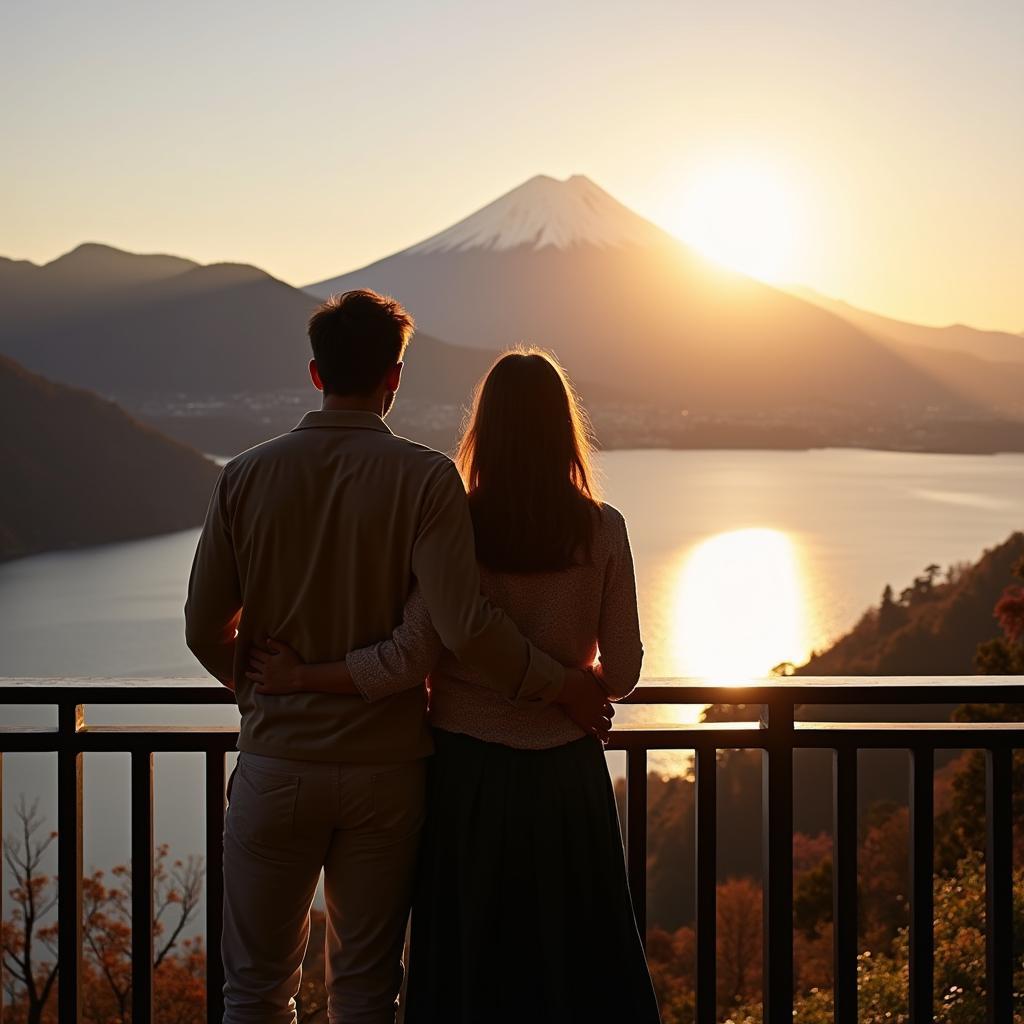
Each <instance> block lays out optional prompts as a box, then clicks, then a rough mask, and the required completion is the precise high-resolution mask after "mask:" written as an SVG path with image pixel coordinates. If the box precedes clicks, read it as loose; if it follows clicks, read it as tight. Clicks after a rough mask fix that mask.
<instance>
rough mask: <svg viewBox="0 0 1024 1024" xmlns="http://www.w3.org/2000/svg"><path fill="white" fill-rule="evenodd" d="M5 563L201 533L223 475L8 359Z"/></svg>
mask: <svg viewBox="0 0 1024 1024" xmlns="http://www.w3.org/2000/svg"><path fill="white" fill-rule="evenodd" d="M0 466H3V481H4V482H3V488H2V489H0V559H5V558H15V557H18V556H20V555H27V554H32V553H33V552H37V551H47V550H53V549H58V548H72V547H79V546H83V545H89V544H102V543H106V542H108V541H121V540H130V539H133V538H137V537H146V536H150V535H153V534H158V533H168V532H170V531H173V530H182V529H186V528H187V527H190V526H197V525H198V524H199V523H201V522H202V520H203V515H204V513H205V511H206V505H207V502H208V501H209V497H210V492H211V489H212V487H213V483H214V480H215V479H216V477H217V467H216V466H215V465H214V464H213V463H212V462H210V461H209V460H207V459H205V458H203V457H202V456H201V455H200V454H199V453H198V452H196V451H194V450H193V449H190V448H187V447H185V446H184V445H182V444H179V443H177V442H176V441H172V440H170V439H168V438H166V437H163V436H162V435H161V434H159V433H157V432H156V431H155V430H153V429H151V428H149V427H145V426H143V425H142V424H140V423H137V422H136V421H135V420H133V419H131V418H130V417H129V416H128V415H127V414H126V413H125V412H123V411H122V410H121V409H119V408H118V407H117V406H116V405H114V404H113V403H111V402H107V401H104V400H103V399H101V398H98V397H97V396H96V395H92V394H89V393H88V392H86V391H80V390H77V389H74V388H68V387H64V386H63V385H60V384H54V383H52V382H51V381H48V380H45V379H43V378H42V377H38V376H36V375H35V374H33V373H30V372H28V371H27V370H25V369H24V368H23V367H21V366H19V365H18V364H17V363H15V362H13V361H12V360H10V359H5V358H2V357H0Z"/></svg>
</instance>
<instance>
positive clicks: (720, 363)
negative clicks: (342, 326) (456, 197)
mask: <svg viewBox="0 0 1024 1024" xmlns="http://www.w3.org/2000/svg"><path fill="white" fill-rule="evenodd" d="M363 286H365V287H371V288H376V289H377V290H381V291H386V292H389V293H391V294H394V295H397V296H398V297H399V298H400V299H401V300H402V301H403V302H405V303H406V304H407V305H408V306H409V308H410V309H411V310H412V311H413V312H414V314H415V315H416V317H417V320H418V322H419V323H420V325H421V326H422V327H423V329H424V330H426V331H428V332H430V333H433V334H436V335H439V336H441V337H444V338H446V339H448V340H449V341H451V342H454V343H455V344H458V345H463V346H467V347H478V348H483V349H488V350H491V351H494V350H496V349H500V348H502V347H504V346H506V345H509V344H511V343H514V342H518V341H523V340H525V341H529V342H533V343H536V344H540V345H543V346H546V347H550V348H552V349H554V350H555V351H556V352H557V353H558V354H559V355H560V356H561V357H562V358H563V359H564V361H565V362H566V363H567V365H568V367H569V369H570V371H572V372H573V373H574V374H575V375H576V376H578V377H582V378H587V379H592V380H594V381H597V382H602V383H605V384H609V385H611V384H614V386H616V387H618V388H620V389H626V390H628V391H629V392H630V393H631V394H632V395H633V396H634V398H635V399H636V400H638V401H644V402H658V403H666V404H668V405H671V406H673V407H674V408H676V409H678V408H680V407H683V408H686V409H688V410H690V411H694V412H698V413H708V414H722V415H729V414H743V415H749V414H751V413H756V414H772V413H777V412H778V411H779V410H780V409H789V410H793V409H810V410H818V411H821V410H835V409H841V410H850V409H859V410H861V411H862V412H863V411H868V410H870V411H872V412H875V413H881V414H883V415H885V414H892V415H902V414H903V413H904V412H905V411H906V410H907V409H926V408H933V409H935V408H945V409H949V410H957V411H969V410H976V409H977V404H976V402H975V400H973V399H972V398H968V397H965V396H963V395H962V394H960V393H959V391H958V390H957V389H955V388H952V387H950V386H949V384H948V383H946V382H943V381H941V380H937V379H935V377H934V376H933V375H931V374H930V373H928V372H923V371H922V370H921V369H919V368H918V367H916V366H914V365H913V364H912V363H911V362H909V361H908V360H907V359H906V358H904V356H903V355H902V353H900V352H897V351H894V350H893V349H892V347H891V346H888V345H886V344H883V343H882V342H880V341H879V340H877V339H876V338H874V337H872V336H871V335H869V334H868V333H866V332H865V331H864V330H862V329H861V328H859V327H857V326H855V325H853V324H851V323H850V322H849V321H847V320H845V319H843V318H841V317H839V316H836V315H835V314H834V313H831V312H829V311H827V310H824V309H822V308H820V307H819V306H816V305H814V304H813V303H810V302H807V301H805V300H803V299H800V298H798V297H796V296H793V295H790V294H788V293H786V292H782V291H779V290H777V289H775V288H771V287H769V286H768V285H766V284H762V283H761V282H758V281H754V280H752V279H750V278H747V277H744V276H743V275H740V274H735V273H731V272H728V271H725V270H722V269H719V268H716V267H714V266H712V265H711V264H709V263H707V262H706V261H704V260H703V259H701V258H700V257H698V256H697V255H696V254H694V253H693V252H691V251H690V250H689V249H687V248H686V247H685V246H684V245H683V244H682V243H680V242H679V241H678V240H677V239H675V238H673V237H672V236H670V235H669V234H667V233H666V232H664V231H662V230H661V229H660V228H658V227H656V226H655V225H654V224H652V223H650V222H649V221H646V220H644V219H643V218H642V217H640V216H639V215H637V214H636V213H634V212H632V211H631V210H629V209H628V208H626V207H625V206H623V205H622V204H621V203H619V202H618V201H617V200H615V199H614V198H613V197H612V196H610V195H609V194H608V193H607V192H605V191H604V190H602V189H601V188H599V187H598V186H597V185H596V184H594V183H593V182H592V181H590V180H589V179H587V178H585V177H583V176H580V175H576V176H573V177H571V178H569V179H567V180H565V181H556V180H554V179H552V178H549V177H544V176H540V177H536V178H532V179H530V180H529V181H527V182H526V183H524V184H523V185H520V186H519V187H518V188H516V189H513V190H512V191H511V192H509V193H507V194H506V195H504V196H502V197H500V198H499V199H497V200H495V201H494V202H492V203H490V204H489V205H487V206H485V207H484V208H483V209H481V210H479V211H477V212H476V213H474V214H472V215H471V216H469V217H467V218H465V219H464V220H462V221H460V222H459V223H457V224H455V225H454V226H452V227H451V228H449V229H447V230H446V231H442V232H440V233H439V234H437V235H434V236H433V237H431V238H428V239H426V240H425V241H423V242H420V243H418V244H416V245H413V246H412V247H410V248H408V249H405V250H403V251H401V252H399V253H396V254H395V255H392V256H389V257H387V258H386V259H383V260H380V261H378V262H376V263H372V264H370V265H369V266H367V267H363V268H362V269H360V270H356V271H353V272H351V273H348V274H344V275H342V276H340V277H335V278H331V279H329V280H326V281H321V282H318V283H317V284H314V285H311V286H310V287H309V288H308V289H307V290H308V291H309V292H310V293H311V294H313V295H316V296H318V297H322V296H325V295H327V294H329V293H331V292H334V291H343V290H346V289H349V288H354V287H363Z"/></svg>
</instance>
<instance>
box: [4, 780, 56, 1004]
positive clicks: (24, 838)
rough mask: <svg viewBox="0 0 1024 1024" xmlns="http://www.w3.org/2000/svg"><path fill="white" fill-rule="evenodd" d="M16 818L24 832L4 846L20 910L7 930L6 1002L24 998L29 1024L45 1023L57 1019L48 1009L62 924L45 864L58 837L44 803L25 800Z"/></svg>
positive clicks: (7, 923) (13, 894)
mask: <svg viewBox="0 0 1024 1024" xmlns="http://www.w3.org/2000/svg"><path fill="white" fill-rule="evenodd" d="M14 814H15V819H16V820H17V822H18V826H19V828H18V834H17V836H16V837H11V838H8V839H5V840H4V844H3V848H4V863H5V864H6V865H7V870H8V871H10V873H11V875H12V877H13V879H14V885H13V886H12V888H11V889H9V890H8V895H9V896H10V898H11V900H12V901H13V903H14V911H13V913H12V914H11V917H10V918H8V920H6V921H4V922H3V931H2V943H3V966H4V971H5V973H6V975H7V977H6V978H5V985H4V988H5V992H4V995H3V998H4V999H5V1001H7V1002H13V999H12V997H14V996H16V995H17V996H19V997H20V1001H21V1002H22V1003H23V1004H24V1020H25V1021H26V1024H43V1021H46V1020H50V1019H52V1016H48V1015H47V1013H46V1011H47V1005H48V1003H49V1001H50V996H51V995H52V994H53V986H54V982H55V981H56V979H57V925H56V922H55V921H53V920H52V914H53V911H54V909H55V908H56V905H57V891H56V886H55V885H54V884H53V881H54V880H53V879H52V878H51V877H50V876H49V875H47V874H44V873H43V870H42V866H43V860H44V858H45V856H46V851H47V850H48V849H49V848H50V846H51V844H52V843H53V841H54V839H56V837H57V833H56V832H47V831H46V829H45V824H46V823H45V821H44V820H43V818H42V817H41V816H40V814H39V802H38V801H33V802H32V803H31V804H28V803H26V801H25V798H24V797H21V798H20V799H19V801H18V806H17V809H16V810H15V812H14ZM19 988H20V989H21V992H20V993H18V991H17V990H18V989H19Z"/></svg>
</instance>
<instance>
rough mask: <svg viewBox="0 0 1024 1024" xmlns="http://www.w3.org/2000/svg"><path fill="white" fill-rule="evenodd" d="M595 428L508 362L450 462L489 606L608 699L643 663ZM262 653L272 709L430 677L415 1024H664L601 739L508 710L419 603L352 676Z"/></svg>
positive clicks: (481, 398)
mask: <svg viewBox="0 0 1024 1024" xmlns="http://www.w3.org/2000/svg"><path fill="white" fill-rule="evenodd" d="M591 454H592V449H591V442H590V438H589V433H588V430H587V427H586V422H585V418H584V414H583V412H582V410H581V408H580V405H579V403H578V400H577V399H576V396H575V395H574V393H573V390H572V388H571V386H570V385H569V383H568V381H567V380H566V377H565V375H564V373H563V372H562V370H561V368H560V367H559V366H558V364H557V363H556V362H555V360H554V359H552V358H551V357H550V356H548V355H546V354H544V353H543V352H540V351H536V350H529V351H516V352H511V353H507V354H505V355H503V356H502V357H501V358H499V359H498V361H497V362H496V363H495V364H494V366H493V367H492V368H491V370H490V372H489V373H488V374H487V376H486V377H485V378H484V380H483V382H482V384H481V386H480V387H479V389H478V391H477V395H476V400H475V402H474V409H473V413H472V416H471V418H470V420H469V423H468V426H467V428H466V430H465V432H464V435H463V438H462V441H461V444H460V446H459V450H458V454H457V459H456V461H457V463H458V466H459V469H460V471H461V473H462V476H463V479H464V481H465V483H466V487H467V491H468V495H469V504H470V510H471V513H472V518H473V526H474V530H475V534H476V545H477V557H478V560H479V562H480V568H481V579H482V587H483V590H484V593H485V594H487V596H488V597H489V598H490V599H491V601H492V602H493V603H494V604H496V605H498V606H500V607H501V608H503V609H504V610H505V611H506V612H507V613H508V614H509V616H510V617H511V618H512V620H513V621H514V622H515V623H516V624H517V625H518V626H519V628H520V630H521V631H522V632H523V634H524V635H525V636H526V637H528V638H529V639H530V640H531V641H532V642H533V643H534V644H536V645H537V646H538V647H540V648H541V649H542V650H544V651H546V652H547V653H549V654H550V655H552V656H553V657H554V658H556V659H557V660H558V661H560V662H562V663H563V664H565V665H570V666H579V667H581V668H591V669H592V671H593V672H594V675H595V676H596V678H597V679H598V680H599V681H600V682H601V683H602V684H603V686H604V687H605V689H606V690H607V691H608V693H609V696H610V697H611V698H612V699H615V698H620V697H623V696H625V695H626V694H627V693H629V692H630V691H631V690H632V689H633V687H634V686H635V685H636V683H637V679H638V677H639V673H640V663H641V659H642V657H643V648H642V646H641V643H640V631H639V625H638V617H637V607H636V587H635V582H634V577H633V562H632V556H631V553H630V549H629V541H628V539H627V535H626V526H625V522H624V520H623V518H622V516H621V515H620V514H619V512H617V511H616V510H615V509H613V508H612V507H611V506H610V505H606V504H602V503H601V502H599V501H598V500H597V498H596V495H595V488H594V482H593V470H592V466H591ZM270 646H271V648H272V650H273V651H274V652H275V653H273V654H268V653H265V652H255V653H254V656H253V663H252V666H251V670H250V675H249V677H250V678H251V679H252V680H253V681H254V682H255V683H257V684H258V686H260V687H262V688H263V690H264V692H275V693H276V692H292V691H294V690H296V689H298V690H309V689H317V690H321V689H326V690H329V691H335V692H345V693H357V692H358V693H362V695H363V696H364V697H366V698H367V699H371V700H373V699H377V698H379V697H383V696H386V695H387V694H389V693H394V692H395V691H397V690H399V689H402V688H405V687H411V686H420V685H422V682H423V679H424V677H426V676H429V689H430V718H431V723H432V725H433V728H434V735H435V739H436V747H437V753H436V755H435V757H434V759H433V764H432V768H431V784H430V801H429V808H430V810H429V814H428V819H427V824H426V827H425V831H424V837H423V846H422V852H421V858H420V867H419V875H418V881H417V886H416V896H415V903H414V908H413V930H412V945H411V950H410V974H409V989H408V999H407V1010H406V1018H405V1019H406V1022H407V1024H485V1022H486V1024H513V1022H515V1024H521V1022H523V1021H530V1022H536V1024H544V1022H551V1024H555V1022H558V1024H563V1022H572V1021H579V1022H581V1024H582V1022H587V1024H599V1022H605V1021H607V1022H608V1024H611V1022H615V1024H626V1022H628V1024H656V1022H657V1021H659V1019H660V1018H659V1014H658V1008H657V1003H656V1000H655V997H654V991H653V988H652V985H651V979H650V975H649V974H648V971H647V965H646V961H645V958H644V952H643V948H642V946H641V944H640V938H639V935H638V934H637V928H636V923H635V920H634V917H633V911H632V905H631V902H630V897H629V891H628V888H627V883H626V873H625V866H624V863H623V856H622V843H621V838H620V832H619V824H618V817H617V813H616V807H615V799H614V793H613V789H612V785H611V781H610V779H609V776H608V770H607V765H606V763H605V759H604V751H603V748H602V746H601V743H600V741H599V740H597V739H596V738H595V737H594V736H590V735H587V734H585V733H584V732H583V731H582V730H581V729H580V728H579V727H577V726H576V725H575V724H574V723H573V722H572V721H571V720H570V719H569V718H568V717H567V716H566V715H565V714H563V712H562V711H561V710H560V709H559V708H557V707H554V706H550V707H546V708H543V709H540V710H536V709H520V708H518V707H513V706H512V705H510V704H509V703H507V702H506V701H505V700H503V699H502V698H501V697H500V696H499V695H497V694H496V693H494V692H493V691H492V690H489V689H487V688H485V687H483V686H480V685H478V684H476V683H474V681H473V677H472V674H471V673H469V672H468V671H467V670H466V669H464V668H463V667H462V666H461V665H460V664H459V662H458V661H457V660H456V659H455V657H454V656H453V655H452V654H451V653H449V652H447V651H444V650H443V649H442V647H441V644H440V641H439V639H438V637H437V634H436V633H435V632H434V631H433V629H432V627H431V625H430V619H429V615H428V614H427V612H426V608H425V606H424V604H423V602H422V600H421V599H420V598H419V596H418V594H417V593H416V592H415V591H414V592H413V594H412V596H411V597H410V599H409V602H408V604H407V605H406V609H405V613H404V620H403V622H402V624H401V625H400V626H399V627H398V628H397V629H396V630H395V632H394V634H393V636H392V638H391V639H390V640H388V641H385V642H383V643H380V644H377V645H375V646H373V647H370V648H365V649H363V650H361V651H355V652H353V653H352V654H350V655H349V656H348V658H347V659H346V661H345V662H337V663H332V664H324V665H303V664H302V663H301V662H300V661H299V659H298V657H297V655H295V653H294V652H293V651H291V650H290V649H289V648H287V647H285V646H284V645H282V644H280V643H277V642H271V645H270Z"/></svg>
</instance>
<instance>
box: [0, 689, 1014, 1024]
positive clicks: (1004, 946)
mask: <svg viewBox="0 0 1024 1024" xmlns="http://www.w3.org/2000/svg"><path fill="white" fill-rule="evenodd" d="M231 703H233V695H232V694H231V693H230V692H229V691H227V690H225V689H223V688H222V687H218V686H216V685H213V684H211V683H210V682H208V681H206V680H167V679H146V680H138V681H132V680H95V679H32V680H0V705H25V704H33V705H50V706H56V708H57V726H56V728H23V727H18V728H10V727H2V726H0V757H2V754H3V753H5V752H7V753H16V752H17V753H20V752H33V753H36V752H51V753H55V754H56V756H57V762H58V770H57V804H58V810H57V826H58V828H57V831H58V839H57V843H58V850H57V860H58V896H59V921H58V926H59V938H58V958H59V963H60V971H59V976H58V998H59V1005H60V1008H61V1014H60V1019H61V1020H62V1021H67V1022H71V1021H75V1020H77V1019H78V1016H79V1014H78V1008H80V1005H81V985H80V980H81V969H80V968H81V933H82V834H83V821H82V817H83V811H82V778H83V776H82V756H83V754H85V753H88V752H92V751H104V752H125V753H127V754H129V755H130V757H131V837H132V838H131V850H132V857H131V875H132V977H133V983H132V1019H133V1020H134V1021H136V1022H137V1024H144V1022H148V1021H150V1020H152V1007H153V967H152V964H153V947H152V943H153V939H152V935H153V928H152V924H153V861H154V845H153V755H154V754H155V753H162V752H167V751H174V752H200V753H203V754H205V761H206V765H205V788H206V851H205V853H206V865H207V899H206V935H207V946H208V949H209V951H210V952H209V954H208V957H207V1020H208V1021H209V1022H210V1024H213V1022H219V1021H220V1019H221V1016H222V1013H223V1003H222V995H221V990H222V986H223V981H224V979H223V969H222V966H221V963H220V960H219V957H218V955H217V953H216V951H217V950H218V949H219V940H220V933H221V924H222V919H221V901H222V896H223V892H222V880H221V869H222V863H223V850H222V834H223V820H224V810H225V782H226V778H225V759H226V755H227V753H228V751H229V750H232V749H233V748H234V746H235V741H236V737H237V733H236V730H235V729H234V728H233V727H218V726H92V725H89V724H88V722H87V721H86V716H85V707H86V705H88V704H105V705H122V706H138V705H153V704H165V705H166V704H180V705H213V704H231ZM626 703H628V704H649V705H678V704H690V705H693V704H701V705H703V704H744V705H748V706H749V705H756V706H759V707H760V709H761V714H760V720H759V721H758V722H757V723H753V724H748V725H744V724H742V723H713V724H699V725H682V726H670V727H664V728H638V727H632V726H629V725H627V726H625V727H623V728H620V729H617V730H616V731H615V732H614V733H613V735H612V740H611V743H610V744H609V749H610V750H621V751H625V754H626V766H627V772H626V829H625V830H626V851H627V863H628V870H629V878H630V886H631V891H632V893H633V900H634V905H635V908H636V916H637V920H638V924H639V926H640V931H641V934H644V932H645V931H646V928H645V922H646V890H647V877H646V868H647V769H648V752H649V751H652V750H657V751H661V750H684V751H691V750H692V751H693V752H694V774H695V793H696V836H695V842H696V860H695V862H696V878H695V884H696V921H695V930H696V1022H697V1024H714V1022H715V1021H716V1019H717V1009H716V938H717V937H716V905H715V903H716V892H715V885H716V863H717V850H716V834H717V806H716V805H717V799H716V788H717V754H718V751H720V750H729V749H753V750H760V751H762V757H763V769H762V787H763V791H762V800H763V804H762V834H763V842H762V851H763V858H764V864H763V890H764V923H763V927H764V941H763V951H764V953H763V955H764V964H763V998H764V1020H765V1021H766V1022H767V1024H792V1020H793V1004H794V993H793V841H792V838H793V754H794V751H796V750H801V749H825V750H831V751H833V758H834V772H833V783H834V802H833V807H834V846H833V857H834V862H833V922H834V933H833V934H834V939H833V948H834V999H835V1022H836V1024H855V1022H856V1021H857V901H858V891H857V888H858V887H857V752H858V751H859V750H867V749H892V748H899V749H906V750H908V751H909V752H910V757H911V766H912V767H911V771H912V779H911V788H910V816H911V827H910V847H911V850H910V864H911V886H910V933H909V949H910V964H909V970H910V1015H911V1020H912V1021H913V1022H914V1024H925V1022H930V1021H931V1020H932V1018H933V998H934V996H933V988H934V944H933V899H934V897H933V884H934V847H935V835H934V796H933V781H934V765H935V752H936V751H937V750H943V749H979V750H983V751H984V752H985V755H986V759H987V772H986V785H987V804H986V806H987V815H986V849H985V884H986V889H987V892H986V914H985V929H986V948H987V962H986V978H987V1001H988V1015H987V1016H988V1021H989V1024H1012V1019H1013V941H1012V939H1013V935H1012V931H1013V921H1012V911H1013V891H1012V883H1013V873H1012V854H1013V809H1012V797H1013V792H1012V790H1013V786H1012V755H1013V751H1014V750H1015V749H1017V748H1021V747H1024V725H1022V724H1021V723H1017V722H1009V723H1007V722H998V723H978V724H974V723H970V724H966V723H949V722H941V723H935V722H923V723H912V722H911V723H908V722H870V723H851V722H803V721H797V720H796V717H797V716H796V712H797V709H798V707H800V706H802V705H814V706H823V705H824V706H832V707H837V706H841V705H871V706H872V707H873V708H874V709H884V708H885V707H891V706H895V705H900V706H905V705H955V704H961V703H999V704H1002V703H1018V704H1024V678H1020V677H1013V678H1010V677H985V676H965V677H941V678H916V677H912V678H886V679H865V678H834V677H833V678H800V679H792V678H789V679H781V680H778V681H774V680H773V681H770V682H769V681H764V682H760V683H756V684H754V685H742V686H723V685H721V684H712V683H705V682H700V681H680V682H675V683H664V682H656V683H651V684H648V685H644V686H642V687H641V688H639V689H638V690H637V691H636V692H635V693H634V694H633V695H632V696H631V697H630V698H628V700H627V701H626ZM0 767H2V763H0ZM0 830H2V806H0ZM68 1007H72V1008H75V1009H74V1012H68V1009H67V1008H68Z"/></svg>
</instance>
